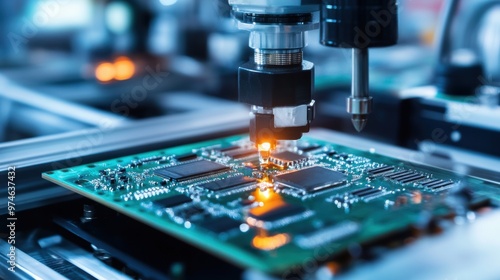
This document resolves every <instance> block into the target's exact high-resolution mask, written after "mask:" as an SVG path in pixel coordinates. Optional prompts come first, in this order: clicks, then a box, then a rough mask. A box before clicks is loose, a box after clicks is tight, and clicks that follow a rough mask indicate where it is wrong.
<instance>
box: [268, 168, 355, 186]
mask: <svg viewBox="0 0 500 280" xmlns="http://www.w3.org/2000/svg"><path fill="white" fill-rule="evenodd" d="M346 178H347V176H346V175H345V174H344V173H341V172H338V171H333V170H330V169H326V168H324V167H320V166H314V167H310V168H307V169H302V170H299V171H295V172H291V173H286V174H282V175H277V176H275V177H274V180H275V181H276V182H279V183H280V184H282V185H284V186H287V187H290V188H295V189H299V190H302V191H304V192H308V193H312V192H315V191H319V190H322V189H326V188H331V187H335V186H338V185H341V184H342V183H344V182H345V180H346Z"/></svg>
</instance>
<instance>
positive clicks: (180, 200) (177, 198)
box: [153, 194, 193, 208]
mask: <svg viewBox="0 0 500 280" xmlns="http://www.w3.org/2000/svg"><path fill="white" fill-rule="evenodd" d="M191 201H193V200H192V199H191V198H190V197H188V196H185V195H183V194H177V195H174V196H170V197H166V198H162V199H158V200H155V201H153V205H154V206H156V207H158V208H172V207H175V206H179V205H181V204H184V203H188V202H191Z"/></svg>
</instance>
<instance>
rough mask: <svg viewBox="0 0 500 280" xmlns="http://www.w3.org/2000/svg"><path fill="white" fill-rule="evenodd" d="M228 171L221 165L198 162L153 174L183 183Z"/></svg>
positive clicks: (170, 167) (227, 168)
mask: <svg viewBox="0 0 500 280" xmlns="http://www.w3.org/2000/svg"><path fill="white" fill-rule="evenodd" d="M226 170H229V167H227V166H224V165H222V164H219V163H216V162H213V161H208V160H198V161H193V162H189V163H183V164H179V165H174V166H169V167H165V168H162V169H158V170H155V171H154V172H155V174H156V175H159V176H162V177H164V178H170V179H173V180H176V181H185V180H189V179H193V178H196V177H200V176H206V175H210V174H214V173H219V172H223V171H226Z"/></svg>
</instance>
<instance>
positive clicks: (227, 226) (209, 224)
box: [200, 216, 242, 233]
mask: <svg viewBox="0 0 500 280" xmlns="http://www.w3.org/2000/svg"><path fill="white" fill-rule="evenodd" d="M241 223H242V222H239V221H236V220H234V219H231V218H230V217H228V216H221V217H217V218H212V219H210V220H206V221H203V222H202V223H200V227H202V228H204V229H207V230H209V231H211V232H214V233H224V232H228V231H230V230H233V229H237V228H239V227H240V224H241Z"/></svg>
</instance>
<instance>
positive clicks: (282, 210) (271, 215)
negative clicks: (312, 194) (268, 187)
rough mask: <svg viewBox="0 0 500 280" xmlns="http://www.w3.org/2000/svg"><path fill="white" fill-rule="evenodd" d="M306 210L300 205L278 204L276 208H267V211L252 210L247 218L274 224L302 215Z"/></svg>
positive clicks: (262, 209) (264, 208) (260, 209)
mask: <svg viewBox="0 0 500 280" xmlns="http://www.w3.org/2000/svg"><path fill="white" fill-rule="evenodd" d="M306 210H307V209H306V208H304V207H302V206H300V205H295V204H288V203H279V204H277V205H276V206H271V207H269V209H267V208H266V207H261V208H254V209H252V210H251V211H250V212H249V213H248V216H250V217H252V218H254V219H256V220H260V221H264V222H274V221H277V220H281V219H284V218H287V217H292V216H295V215H299V214H302V213H304V212H305V211H306Z"/></svg>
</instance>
